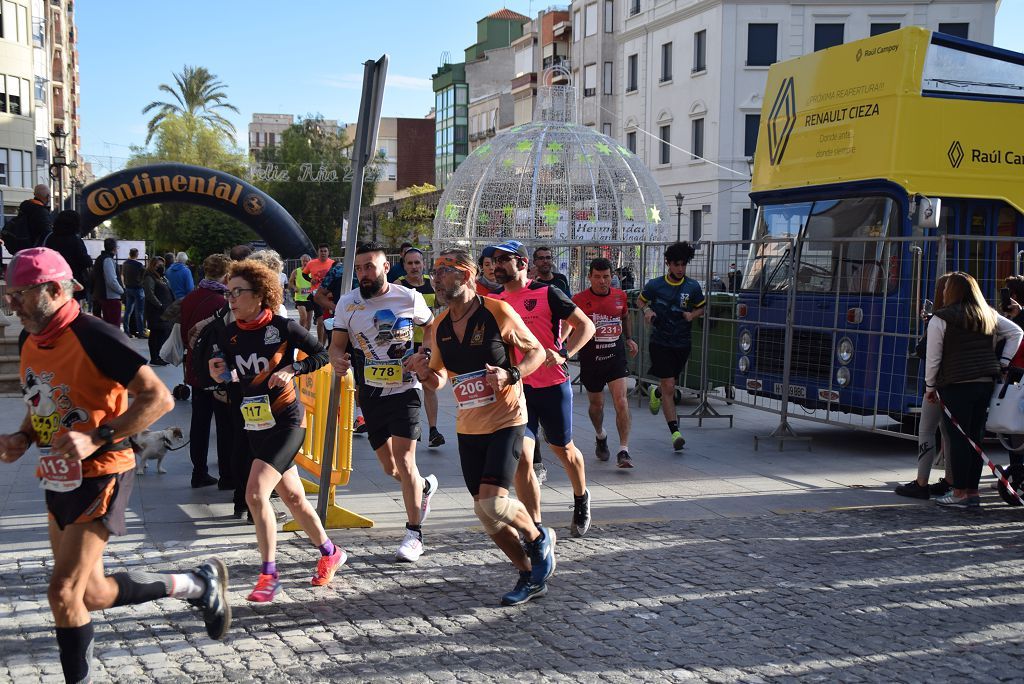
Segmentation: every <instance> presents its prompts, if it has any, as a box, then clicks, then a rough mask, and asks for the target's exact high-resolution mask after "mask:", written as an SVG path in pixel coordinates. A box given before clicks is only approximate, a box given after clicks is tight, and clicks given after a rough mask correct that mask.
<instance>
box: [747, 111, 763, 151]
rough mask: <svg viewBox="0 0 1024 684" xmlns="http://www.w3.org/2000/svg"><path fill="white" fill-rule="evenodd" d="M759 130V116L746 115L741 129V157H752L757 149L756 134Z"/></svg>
mask: <svg viewBox="0 0 1024 684" xmlns="http://www.w3.org/2000/svg"><path fill="white" fill-rule="evenodd" d="M760 128H761V115H760V114H747V116H746V119H745V120H744V127H743V156H744V157H753V156H754V150H756V149H757V132H758V130H759V129H760Z"/></svg>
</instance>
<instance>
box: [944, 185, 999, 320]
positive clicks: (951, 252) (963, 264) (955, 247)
mask: <svg viewBox="0 0 1024 684" xmlns="http://www.w3.org/2000/svg"><path fill="white" fill-rule="evenodd" d="M949 204H950V205H951V206H950V207H949V209H948V210H949V211H950V216H949V222H948V224H947V232H946V236H947V237H948V238H949V241H948V242H947V247H946V272H950V271H963V272H965V273H970V274H971V275H972V276H974V279H975V280H977V281H978V285H979V286H980V287H981V292H982V294H984V295H985V298H986V299H988V300H989V301H990V302H994V301H996V298H997V297H998V295H999V287H1000V286H999V285H997V276H998V271H1001V270H1003V269H999V268H998V267H997V264H996V252H997V245H996V243H994V242H986V241H984V240H972V239H970V238H972V237H982V238H984V237H993V236H995V235H996V226H997V222H998V221H997V216H998V211H997V207H998V205H997V204H996V203H994V202H986V201H978V200H953V201H951V202H950V203H949ZM945 211H947V208H946V207H945V206H944V207H943V212H945ZM1006 275H1009V273H1007V274H1006ZM1003 277H1004V278H1005V275H1004V276H1003ZM999 282H1002V281H1001V280H1000V281H999Z"/></svg>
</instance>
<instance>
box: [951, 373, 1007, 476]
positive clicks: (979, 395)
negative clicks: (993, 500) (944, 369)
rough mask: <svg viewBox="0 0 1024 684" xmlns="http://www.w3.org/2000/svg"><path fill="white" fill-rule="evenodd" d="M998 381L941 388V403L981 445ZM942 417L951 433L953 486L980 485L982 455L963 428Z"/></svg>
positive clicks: (961, 383)
mask: <svg viewBox="0 0 1024 684" xmlns="http://www.w3.org/2000/svg"><path fill="white" fill-rule="evenodd" d="M994 387H995V384H994V383H993V382H991V381H989V382H958V383H954V384H952V385H946V386H945V387H943V388H942V389H940V390H939V396H941V397H942V403H943V404H945V405H946V408H947V409H949V412H950V413H951V414H952V415H953V417H954V418H956V422H957V423H958V424H959V425H960V427H961V428H963V431H964V432H966V433H967V436H968V437H970V438H971V439H973V440H974V443H975V444H978V445H980V444H981V440H982V439H983V438H984V437H985V419H986V416H987V414H988V404H989V401H990V400H991V399H992V390H993V389H994ZM942 420H943V422H944V423H945V425H946V429H947V432H948V433H949V447H950V448H949V458H951V459H952V462H951V465H952V467H953V486H954V487H956V488H957V489H977V488H978V481H979V480H981V467H982V462H981V457H980V456H978V453H977V452H976V451H975V450H974V447H972V446H971V445H970V443H968V441H967V440H966V439H964V436H963V435H962V434H960V430H958V429H956V427H955V426H953V424H952V423H951V422H950V420H949V418H948V417H947V416H946V415H945V413H943V416H942Z"/></svg>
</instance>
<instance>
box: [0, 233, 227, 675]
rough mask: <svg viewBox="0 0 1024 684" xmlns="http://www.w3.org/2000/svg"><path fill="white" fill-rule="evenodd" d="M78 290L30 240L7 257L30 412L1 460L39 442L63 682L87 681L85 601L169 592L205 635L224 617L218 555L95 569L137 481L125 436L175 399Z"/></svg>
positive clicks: (57, 261)
mask: <svg viewBox="0 0 1024 684" xmlns="http://www.w3.org/2000/svg"><path fill="white" fill-rule="evenodd" d="M81 289H82V286H81V285H79V284H78V283H77V282H76V281H75V280H73V278H72V274H71V268H70V267H69V266H68V264H67V262H66V261H64V258H63V257H62V256H61V255H60V254H58V253H57V252H55V251H53V250H51V249H47V248H45V247H37V248H32V249H27V250H22V251H20V252H18V254H17V255H15V257H14V258H13V260H12V261H11V264H10V266H9V267H8V270H7V292H6V294H5V295H4V296H5V297H6V299H7V302H8V303H9V304H10V306H11V308H12V309H13V311H14V313H15V314H16V315H17V316H18V319H19V320H20V321H21V323H22V325H23V326H24V328H25V329H24V331H23V332H22V334H21V337H20V339H19V344H20V347H21V369H20V376H21V378H20V379H21V386H22V393H23V394H24V397H25V401H26V403H27V404H28V411H27V412H26V415H25V417H24V419H23V420H22V422H21V425H20V427H19V428H18V430H17V432H14V433H12V434H6V435H0V460H2V461H4V462H5V463H13V462H14V461H17V460H18V459H19V458H21V457H22V456H23V455H24V454H25V452H26V451H28V449H29V447H31V446H32V444H37V445H38V446H39V467H38V468H37V470H36V475H37V477H39V479H40V481H41V486H42V488H43V489H44V490H46V493H45V498H46V509H47V512H48V513H49V534H50V547H51V549H52V551H53V569H52V573H51V576H50V586H49V590H48V592H47V597H48V598H49V602H50V610H51V611H52V612H53V618H54V622H55V623H56V628H57V629H56V631H57V647H58V648H59V649H60V664H61V667H62V668H63V670H64V679H65V680H66V681H68V682H89V681H91V675H90V670H91V666H92V653H93V634H94V630H93V624H92V621H91V618H90V616H89V613H90V612H91V611H97V610H106V609H107V608H113V607H116V606H124V605H133V604H139V603H145V602H147V601H153V600H155V599H159V598H165V597H168V596H170V597H174V598H181V599H186V600H188V601H189V603H191V604H192V605H194V606H196V607H198V608H199V609H200V610H201V611H202V613H203V619H204V620H205V621H206V631H207V633H208V634H209V635H210V638H212V639H221V638H223V636H224V634H225V632H227V629H228V626H229V625H230V622H231V609H230V607H229V606H228V602H227V589H228V575H227V568H226V566H225V565H224V563H223V562H221V561H220V560H219V559H217V558H211V559H210V560H209V561H207V562H206V563H203V564H202V565H200V566H199V567H198V568H196V569H195V570H194V571H192V572H186V573H176V574H172V573H155V572H148V571H145V570H143V569H134V570H132V571H131V572H118V573H115V574H113V575H107V574H105V572H104V569H103V554H104V551H105V550H106V547H107V541H108V540H109V539H110V535H111V534H114V535H123V534H125V533H126V532H127V529H126V525H125V509H126V508H127V505H128V499H129V497H130V496H131V491H132V484H133V483H134V481H135V479H134V478H135V454H134V452H133V451H132V448H131V446H130V445H129V444H128V437H130V436H131V435H134V434H136V433H139V432H141V431H143V430H145V429H146V428H147V427H149V426H150V425H152V424H153V422H154V421H156V420H157V419H158V418H159V417H160V416H162V415H164V414H165V413H167V412H168V411H170V410H171V409H172V408H174V400H173V399H172V398H171V395H170V392H168V391H167V387H166V386H165V385H164V383H163V382H162V381H161V380H160V379H159V378H158V377H157V376H156V374H155V373H154V372H153V370H152V369H151V368H150V367H149V366H147V365H146V360H145V359H144V358H142V357H141V356H140V355H139V354H138V353H137V352H136V351H135V350H134V349H133V348H132V347H131V345H130V344H129V343H128V340H127V338H126V337H125V336H124V334H123V333H122V332H121V330H120V329H119V328H117V327H114V326H112V325H108V324H107V323H104V322H103V321H101V320H100V319H98V318H95V317H93V316H88V315H84V314H83V313H82V311H81V310H80V309H79V306H78V302H77V301H75V299H74V298H73V294H74V292H76V291H80V290H81ZM129 393H131V394H132V395H134V400H133V401H132V402H131V405H129V403H128V395H129Z"/></svg>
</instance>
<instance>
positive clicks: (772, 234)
mask: <svg viewBox="0 0 1024 684" xmlns="http://www.w3.org/2000/svg"><path fill="white" fill-rule="evenodd" d="M812 204H813V203H811V202H798V203H794V204H776V205H766V206H764V207H761V210H760V211H759V212H758V215H757V230H756V232H755V233H754V239H755V240H759V241H760V240H794V239H796V238H797V237H799V235H800V232H801V231H802V229H803V227H804V225H805V224H806V223H807V215H808V214H809V213H810V211H811V206H812ZM789 246H790V243H788V242H762V243H760V244H756V247H755V248H754V249H752V250H750V254H749V255H748V256H747V268H746V275H745V276H744V279H743V288H744V289H747V290H753V289H761V288H762V287H763V288H764V289H767V290H784V289H785V288H786V284H787V283H788V281H789V273H788V271H787V268H788V266H787V263H788V259H789Z"/></svg>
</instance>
